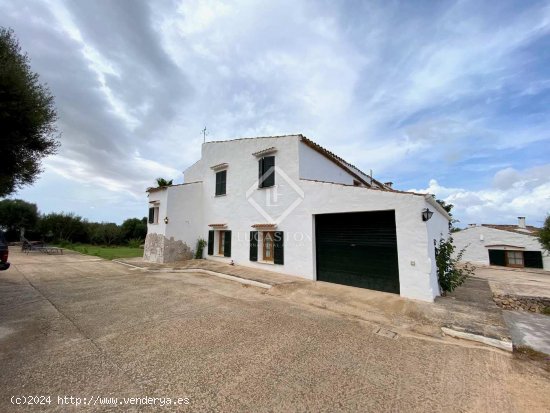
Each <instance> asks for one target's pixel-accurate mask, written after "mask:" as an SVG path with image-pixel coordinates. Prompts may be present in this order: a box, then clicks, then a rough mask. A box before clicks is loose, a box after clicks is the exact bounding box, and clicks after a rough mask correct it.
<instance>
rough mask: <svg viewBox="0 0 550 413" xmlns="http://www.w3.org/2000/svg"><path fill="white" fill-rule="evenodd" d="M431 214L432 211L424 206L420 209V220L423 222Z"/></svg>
mask: <svg viewBox="0 0 550 413" xmlns="http://www.w3.org/2000/svg"><path fill="white" fill-rule="evenodd" d="M433 214H434V213H433V211H430V210H429V209H428V208H424V209H423V210H422V221H424V222H426V221H428V220H429V219H430V218H431V217H432V215H433Z"/></svg>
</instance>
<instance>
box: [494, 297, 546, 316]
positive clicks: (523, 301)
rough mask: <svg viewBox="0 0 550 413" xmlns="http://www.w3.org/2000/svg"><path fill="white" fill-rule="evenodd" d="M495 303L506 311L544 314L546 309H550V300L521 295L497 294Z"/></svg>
mask: <svg viewBox="0 0 550 413" xmlns="http://www.w3.org/2000/svg"><path fill="white" fill-rule="evenodd" d="M493 300H494V301H495V303H496V304H497V305H498V306H499V307H501V308H503V309H505V310H520V311H530V312H532V313H542V310H543V309H544V308H545V307H550V298H545V297H526V296H521V295H509V294H495V295H494V296H493Z"/></svg>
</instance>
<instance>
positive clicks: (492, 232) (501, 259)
mask: <svg viewBox="0 0 550 413" xmlns="http://www.w3.org/2000/svg"><path fill="white" fill-rule="evenodd" d="M538 230H539V229H538V228H536V227H533V226H530V225H525V217H518V224H517V225H494V224H482V225H476V224H470V225H469V226H468V228H466V229H463V230H461V231H459V232H456V233H455V234H453V239H454V244H455V246H456V250H457V251H460V250H461V249H463V248H466V250H465V251H464V254H463V256H462V260H463V261H469V262H471V263H477V264H483V265H499V266H505V267H519V268H523V267H526V268H543V269H545V270H550V256H549V255H548V252H547V251H545V250H544V249H543V248H542V245H541V244H540V242H539V240H538V238H537V233H538Z"/></svg>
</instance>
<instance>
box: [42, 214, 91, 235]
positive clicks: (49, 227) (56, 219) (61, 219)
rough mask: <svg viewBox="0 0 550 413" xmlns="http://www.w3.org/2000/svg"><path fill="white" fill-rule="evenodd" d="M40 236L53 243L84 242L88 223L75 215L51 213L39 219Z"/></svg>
mask: <svg viewBox="0 0 550 413" xmlns="http://www.w3.org/2000/svg"><path fill="white" fill-rule="evenodd" d="M38 225H39V228H40V232H41V233H42V235H44V236H45V237H46V238H48V239H51V240H53V241H69V242H86V241H87V240H88V234H87V231H86V226H87V225H88V223H87V222H86V221H84V220H83V219H82V217H79V216H78V215H75V214H72V213H70V214H65V213H60V214H57V213H51V214H47V215H44V216H43V217H42V218H40V221H39V224H38Z"/></svg>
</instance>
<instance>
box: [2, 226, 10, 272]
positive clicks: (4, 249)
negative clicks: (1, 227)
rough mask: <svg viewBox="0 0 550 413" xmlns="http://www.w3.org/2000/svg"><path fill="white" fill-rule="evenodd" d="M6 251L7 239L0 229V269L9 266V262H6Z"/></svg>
mask: <svg viewBox="0 0 550 413" xmlns="http://www.w3.org/2000/svg"><path fill="white" fill-rule="evenodd" d="M8 253H9V251H8V241H6V237H5V236H4V233H3V232H2V231H0V271H3V270H7V269H8V268H10V263H9V262H8Z"/></svg>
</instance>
